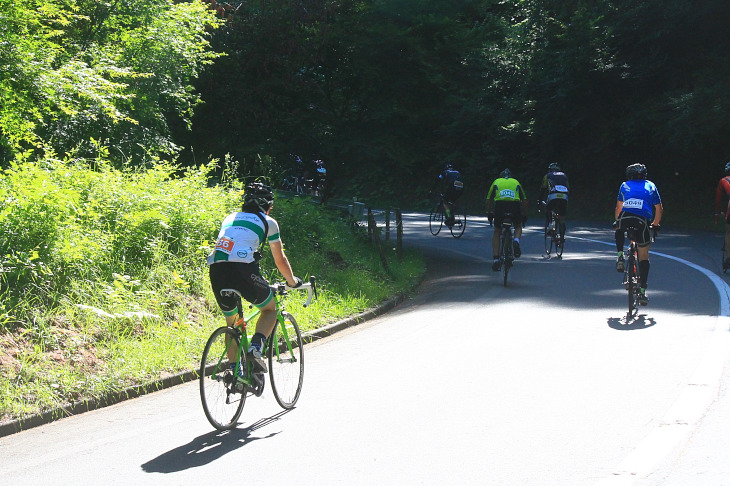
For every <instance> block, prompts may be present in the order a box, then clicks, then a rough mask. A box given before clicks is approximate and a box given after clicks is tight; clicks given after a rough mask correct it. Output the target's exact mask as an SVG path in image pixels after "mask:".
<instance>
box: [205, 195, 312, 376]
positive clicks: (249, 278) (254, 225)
mask: <svg viewBox="0 0 730 486" xmlns="http://www.w3.org/2000/svg"><path fill="white" fill-rule="evenodd" d="M273 207H274V193H273V191H272V190H271V188H270V187H269V186H265V185H263V184H261V183H259V182H256V183H253V184H249V185H248V186H246V189H245V192H244V194H243V206H242V208H241V211H240V212H235V213H231V214H229V215H228V217H226V219H224V220H223V223H222V224H221V229H220V232H219V233H218V239H217V241H216V245H215V249H214V250H213V252H212V253H211V254H210V256H208V265H209V266H210V268H209V273H210V284H211V286H212V287H213V294H214V295H215V298H216V301H217V302H218V307H220V308H221V310H222V311H223V314H224V315H225V316H226V323H227V324H228V325H229V326H233V324H234V323H235V321H236V314H237V310H236V300H235V298H234V297H232V296H228V297H224V296H222V295H221V294H220V291H221V289H236V290H238V292H239V293H240V294H241V295H242V296H243V298H244V299H246V300H247V301H248V302H250V303H251V304H253V305H255V306H256V307H258V308H259V309H261V315H260V316H259V320H258V321H257V322H256V333H255V334H254V335H253V337H252V338H251V347H250V348H249V349H248V352H249V354H250V355H252V356H253V357H254V364H255V365H256V367H257V368H258V369H259V371H266V365H265V364H264V361H263V359H262V358H261V348H262V347H263V343H264V341H265V340H266V338H268V337H269V334H271V331H272V330H273V329H274V324H275V323H276V307H275V301H274V295H273V293H272V292H271V288H270V287H269V282H267V281H266V279H265V278H264V277H262V276H261V270H260V268H259V263H258V262H259V260H260V259H261V253H260V250H261V249H262V247H263V245H264V243H265V242H266V241H268V242H269V249H270V250H271V255H272V256H273V257H274V263H275V264H276V268H278V269H279V272H281V274H282V275H283V276H284V278H285V279H286V282H287V285H289V286H290V287H298V286H300V285H302V281H301V280H300V279H299V278H297V277H295V276H294V273H293V272H292V269H291V265H290V264H289V259H288V258H287V257H286V255H285V254H284V246H283V243H282V242H281V235H280V233H279V224H278V223H277V222H276V220H275V219H273V218H272V217H270V216H269V212H270V211H271V209H272V208H273Z"/></svg>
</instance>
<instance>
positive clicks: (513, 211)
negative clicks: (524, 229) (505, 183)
mask: <svg viewBox="0 0 730 486" xmlns="http://www.w3.org/2000/svg"><path fill="white" fill-rule="evenodd" d="M507 215H509V216H510V218H511V219H512V225H513V226H515V227H519V226H522V202H521V201H495V202H494V224H495V225H496V227H497V228H499V227H501V226H502V223H503V222H504V219H505V216H507Z"/></svg>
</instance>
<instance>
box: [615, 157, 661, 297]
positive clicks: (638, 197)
mask: <svg viewBox="0 0 730 486" xmlns="http://www.w3.org/2000/svg"><path fill="white" fill-rule="evenodd" d="M626 179H627V181H626V182H624V183H623V184H621V187H620V188H619V191H618V198H617V200H616V210H615V216H616V221H615V222H614V223H613V226H614V228H615V229H616V235H615V236H616V249H617V250H618V259H617V260H616V270H617V271H619V272H623V271H624V241H625V239H626V230H627V229H629V228H634V229H636V230H637V231H636V232H637V235H636V245H637V247H638V249H637V253H638V256H639V292H640V295H639V304H641V305H647V304H648V303H649V298H648V297H647V296H646V285H647V280H648V279H649V247H650V246H651V231H652V229H653V230H654V231H659V228H660V226H659V223H660V222H661V220H662V215H663V213H664V208H663V206H662V199H661V197H660V196H659V191H658V190H657V187H656V186H655V185H654V183H653V182H651V181H648V180H646V166H645V165H644V164H633V165H630V166H628V167H626Z"/></svg>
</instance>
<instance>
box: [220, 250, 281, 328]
mask: <svg viewBox="0 0 730 486" xmlns="http://www.w3.org/2000/svg"><path fill="white" fill-rule="evenodd" d="M209 275H210V285H211V286H212V287H213V294H214V295H215V300H216V302H218V307H220V308H221V310H222V311H223V313H224V314H225V315H229V316H230V315H233V314H235V313H236V298H235V297H224V296H222V295H221V292H220V291H221V289H236V290H238V292H239V293H240V294H241V296H242V297H243V298H244V299H245V300H247V301H248V302H250V303H252V304H253V305H255V306H256V307H263V306H265V305H266V304H268V303H269V300H271V297H272V295H273V294H272V293H271V288H270V287H269V282H267V281H266V279H265V278H264V277H262V276H261V272H260V270H259V264H258V263H243V262H218V263H214V264H212V265H211V266H210V269H209Z"/></svg>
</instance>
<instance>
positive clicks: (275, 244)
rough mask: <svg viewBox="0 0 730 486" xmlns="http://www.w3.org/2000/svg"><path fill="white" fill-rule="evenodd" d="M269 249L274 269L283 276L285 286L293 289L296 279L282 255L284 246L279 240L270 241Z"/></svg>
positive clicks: (287, 260)
mask: <svg viewBox="0 0 730 486" xmlns="http://www.w3.org/2000/svg"><path fill="white" fill-rule="evenodd" d="M269 248H270V249H271V256H273V257H274V263H275V264H276V268H278V269H279V272H281V274H282V275H283V277H284V279H285V280H286V283H287V285H289V286H290V287H294V286H295V285H296V279H295V278H294V272H293V271H292V269H291V264H290V263H289V259H288V258H287V257H286V255H285V254H284V245H283V244H282V243H281V240H278V241H270V242H269Z"/></svg>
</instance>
